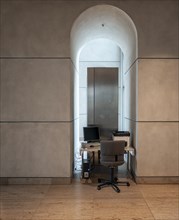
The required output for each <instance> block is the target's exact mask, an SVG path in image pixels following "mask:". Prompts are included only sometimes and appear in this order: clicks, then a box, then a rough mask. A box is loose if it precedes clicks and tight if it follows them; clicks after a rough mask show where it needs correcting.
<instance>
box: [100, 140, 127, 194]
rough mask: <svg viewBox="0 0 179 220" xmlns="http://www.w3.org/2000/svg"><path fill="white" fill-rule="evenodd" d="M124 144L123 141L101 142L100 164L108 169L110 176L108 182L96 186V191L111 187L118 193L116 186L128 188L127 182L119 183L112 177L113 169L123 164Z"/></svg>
mask: <svg viewBox="0 0 179 220" xmlns="http://www.w3.org/2000/svg"><path fill="white" fill-rule="evenodd" d="M125 143H126V142H125V141H112V140H110V141H101V154H100V162H101V164H102V165H104V166H107V167H109V168H110V171H111V173H110V174H111V176H110V180H104V182H103V183H101V184H99V185H98V186H97V189H98V190H100V189H101V188H103V187H105V186H112V188H113V189H114V190H115V191H116V192H118V193H119V192H120V189H119V187H118V186H117V185H119V184H122V185H126V186H130V184H129V182H119V181H117V178H115V177H114V168H115V167H118V166H120V165H122V164H124V152H125V150H124V148H125Z"/></svg>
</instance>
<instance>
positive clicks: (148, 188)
mask: <svg viewBox="0 0 179 220" xmlns="http://www.w3.org/2000/svg"><path fill="white" fill-rule="evenodd" d="M130 182H131V186H130V187H126V186H121V187H120V189H121V192H120V193H119V194H118V193H116V192H114V191H113V189H112V188H110V187H107V188H104V189H102V190H100V191H98V190H97V189H96V186H97V184H81V183H80V181H79V180H74V182H73V184H72V185H10V186H1V197H0V198H1V213H0V216H1V217H0V219H1V220H21V219H26V220H27V219H29V220H47V219H48V220H57V219H58V220H179V185H136V184H135V183H134V182H132V181H130Z"/></svg>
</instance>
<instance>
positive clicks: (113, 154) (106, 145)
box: [100, 140, 126, 166]
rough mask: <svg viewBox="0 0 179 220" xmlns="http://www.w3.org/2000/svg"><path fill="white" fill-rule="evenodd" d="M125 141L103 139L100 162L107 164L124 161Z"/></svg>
mask: <svg viewBox="0 0 179 220" xmlns="http://www.w3.org/2000/svg"><path fill="white" fill-rule="evenodd" d="M125 144H126V142H125V141H112V140H110V141H101V154H100V162H101V164H103V165H107V166H110V165H112V166H114V165H116V166H118V165H122V164H123V163H124V152H125V150H124V148H125Z"/></svg>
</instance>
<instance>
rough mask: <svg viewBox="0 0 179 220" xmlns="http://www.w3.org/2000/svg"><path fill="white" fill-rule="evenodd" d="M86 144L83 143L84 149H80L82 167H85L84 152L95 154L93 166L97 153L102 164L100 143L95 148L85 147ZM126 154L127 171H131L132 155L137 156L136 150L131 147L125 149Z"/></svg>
mask: <svg viewBox="0 0 179 220" xmlns="http://www.w3.org/2000/svg"><path fill="white" fill-rule="evenodd" d="M85 146H86V145H85V143H82V147H81V148H80V154H81V155H82V166H83V153H84V152H91V153H92V154H93V164H94V157H95V152H98V163H100V143H99V144H96V146H95V144H94V146H93V147H90V146H89V145H87V147H85ZM125 152H126V153H127V169H128V170H129V171H130V160H131V155H132V156H134V155H135V149H134V148H133V147H131V146H127V147H125Z"/></svg>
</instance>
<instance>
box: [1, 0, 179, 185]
mask: <svg viewBox="0 0 179 220" xmlns="http://www.w3.org/2000/svg"><path fill="white" fill-rule="evenodd" d="M0 3H1V177H53V178H67V179H68V181H66V182H69V179H70V177H71V176H72V164H73V162H72V161H73V160H72V154H73V124H74V121H75V117H74V116H73V114H72V112H73V97H74V96H73V95H74V94H73V75H72V73H73V71H72V69H73V68H74V67H73V64H72V62H71V58H70V31H71V28H72V24H73V22H74V20H75V19H76V18H77V17H78V16H79V15H80V13H81V12H83V11H84V10H85V9H87V8H89V7H90V6H94V5H97V4H99V3H100V4H102V3H104V4H111V5H114V6H117V7H119V8H120V9H121V10H124V11H125V12H126V13H127V14H128V15H129V16H130V17H131V18H132V20H133V21H134V24H135V25H136V29H137V31H138V54H139V55H138V56H139V57H138V59H137V60H136V61H135V63H133V65H132V63H131V65H129V66H131V68H128V71H127V72H126V73H125V74H126V75H125V77H126V79H127V78H128V79H130V81H126V91H128V93H130V94H131V102H127V103H126V109H128V111H127V114H126V116H125V125H126V128H127V127H129V126H130V127H131V126H132V128H133V132H134V140H133V143H134V146H135V147H136V157H135V158H134V172H135V175H136V177H137V178H140V180H142V179H143V180H144V179H145V177H146V178H147V177H177V176H179V167H178V161H179V152H178V138H179V131H178V127H179V124H178V123H179V116H178V114H179V113H178V57H179V54H178V26H179V25H178V13H179V11H178V1H177V0H172V1H171V0H150V1H149V0H144V1H141V0H134V1H130V0H126V1H123V0H118V1H111V0H106V1H101V0H99V1H97V0H96V1H90V0H87V1H82V0H76V1H60V0H59V1H50V0H49V1H48V0H46V1H40V0H35V1H28V0H24V1H20V0H13V1H8V0H1V1H0ZM134 68H138V74H136V75H134V74H133V69H134ZM129 82H130V83H129ZM133 82H136V84H134V83H133ZM128 85H129V87H127V86H128ZM135 86H136V87H135ZM127 88H128V89H127ZM132 91H134V93H133V92H132ZM134 99H135V100H136V103H137V106H136V107H134V106H133V105H132V103H133V100H134ZM131 106H132V108H130V107H131ZM130 109H131V110H130ZM129 110H130V111H129ZM171 152H172V153H171ZM58 156H59V157H58Z"/></svg>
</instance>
